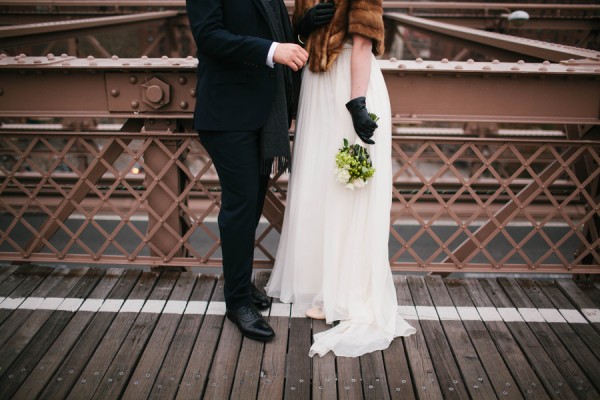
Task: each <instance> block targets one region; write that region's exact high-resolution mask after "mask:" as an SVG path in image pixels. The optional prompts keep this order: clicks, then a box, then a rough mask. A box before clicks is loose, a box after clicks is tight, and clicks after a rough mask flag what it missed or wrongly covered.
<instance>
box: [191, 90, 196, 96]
mask: <svg viewBox="0 0 600 400" xmlns="http://www.w3.org/2000/svg"><path fill="white" fill-rule="evenodd" d="M190 96H192V98H193V97H196V89H190Z"/></svg>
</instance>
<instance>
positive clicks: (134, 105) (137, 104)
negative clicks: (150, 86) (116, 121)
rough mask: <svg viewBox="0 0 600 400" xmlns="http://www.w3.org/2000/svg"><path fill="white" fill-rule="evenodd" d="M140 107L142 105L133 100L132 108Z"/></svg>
mask: <svg viewBox="0 0 600 400" xmlns="http://www.w3.org/2000/svg"><path fill="white" fill-rule="evenodd" d="M139 106H140V103H138V102H137V101H135V100H133V101H132V102H131V108H138V107H139Z"/></svg>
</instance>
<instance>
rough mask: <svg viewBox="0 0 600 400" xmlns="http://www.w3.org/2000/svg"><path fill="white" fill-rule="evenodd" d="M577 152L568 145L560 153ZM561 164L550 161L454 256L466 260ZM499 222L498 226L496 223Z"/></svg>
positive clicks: (567, 155)
mask: <svg viewBox="0 0 600 400" xmlns="http://www.w3.org/2000/svg"><path fill="white" fill-rule="evenodd" d="M576 153H577V148H576V147H569V148H568V149H567V150H565V151H564V152H563V153H562V158H563V159H565V160H566V159H569V158H570V157H572V156H573V155H575V154H576ZM563 168H564V167H563V165H562V163H561V162H560V161H554V162H552V163H550V164H549V165H548V166H547V167H546V168H545V169H544V170H543V171H542V172H541V173H540V174H539V175H538V177H539V179H535V180H533V181H532V182H531V183H529V184H528V185H527V186H525V187H524V188H523V189H521V191H520V192H519V193H518V194H517V195H516V197H515V198H513V199H512V200H510V201H509V202H507V203H506V204H505V205H504V207H502V208H500V210H498V211H497V212H496V214H494V216H493V219H490V220H489V221H488V222H487V223H485V224H483V225H482V226H481V227H480V228H479V229H477V231H475V233H474V234H473V235H472V237H471V238H469V239H467V240H465V241H464V242H463V243H462V244H461V245H460V246H459V247H458V248H457V249H456V250H455V251H454V256H455V257H456V258H457V259H458V260H460V261H464V260H467V259H468V258H469V257H470V256H471V255H472V254H473V253H474V252H476V251H477V250H478V248H479V247H478V244H477V241H479V242H483V241H484V240H485V238H486V237H488V236H490V235H492V234H493V233H494V232H495V231H496V230H497V229H500V228H502V227H503V224H505V223H506V222H507V221H508V220H509V218H510V217H511V216H512V215H513V214H514V213H515V212H517V211H518V210H519V208H520V207H523V205H526V204H528V203H529V201H530V199H532V198H535V196H536V195H537V194H538V193H540V192H541V191H542V190H544V187H543V186H548V185H550V184H551V183H552V182H553V181H554V180H555V179H556V178H558V177H559V175H560V174H559V172H560V171H561V170H562V169H563ZM497 223H499V224H500V226H497V225H496V224H497ZM449 262H454V261H453V260H452V259H451V258H450V257H447V258H446V259H445V260H444V263H449Z"/></svg>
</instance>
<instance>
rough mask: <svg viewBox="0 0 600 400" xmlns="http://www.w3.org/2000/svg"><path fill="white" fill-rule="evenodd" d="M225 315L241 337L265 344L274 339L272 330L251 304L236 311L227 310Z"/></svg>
mask: <svg viewBox="0 0 600 400" xmlns="http://www.w3.org/2000/svg"><path fill="white" fill-rule="evenodd" d="M226 315H227V318H229V320H230V321H231V322H233V323H234V324H235V325H236V326H237V327H238V329H239V330H240V332H242V335H244V336H245V337H247V338H249V339H253V340H259V341H261V342H266V341H269V340H271V339H273V338H274V337H275V332H274V331H273V328H271V327H270V326H269V324H268V323H267V321H265V319H264V318H263V316H262V315H261V314H260V312H259V311H258V309H257V308H256V306H254V305H253V304H251V305H248V306H242V307H240V308H238V309H237V310H227V313H226Z"/></svg>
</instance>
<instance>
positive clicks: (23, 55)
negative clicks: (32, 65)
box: [19, 53, 27, 58]
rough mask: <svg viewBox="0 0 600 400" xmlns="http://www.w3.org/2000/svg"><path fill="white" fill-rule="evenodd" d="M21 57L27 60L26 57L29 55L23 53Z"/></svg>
mask: <svg viewBox="0 0 600 400" xmlns="http://www.w3.org/2000/svg"><path fill="white" fill-rule="evenodd" d="M19 57H21V58H25V57H27V55H26V54H25V53H21V54H19Z"/></svg>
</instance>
